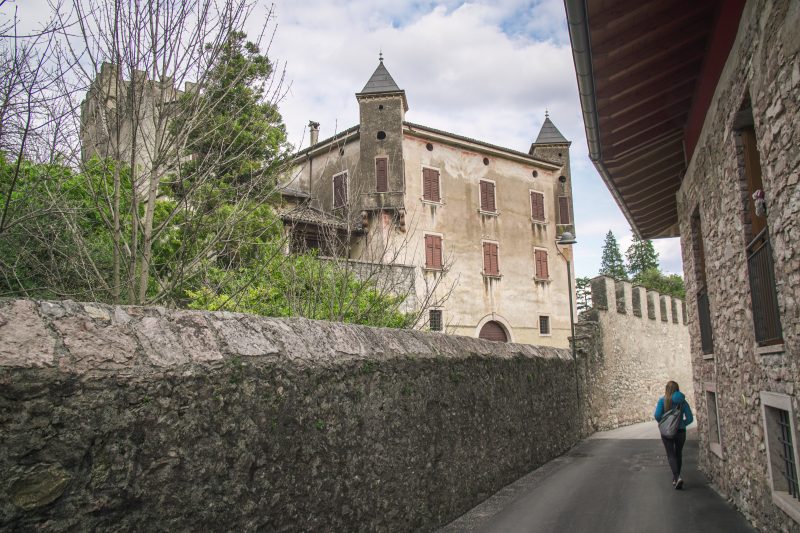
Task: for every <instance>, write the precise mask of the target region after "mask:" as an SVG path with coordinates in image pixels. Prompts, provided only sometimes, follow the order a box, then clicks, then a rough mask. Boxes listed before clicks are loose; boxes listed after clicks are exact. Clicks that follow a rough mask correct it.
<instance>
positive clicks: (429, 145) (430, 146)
mask: <svg viewBox="0 0 800 533" xmlns="http://www.w3.org/2000/svg"><path fill="white" fill-rule="evenodd" d="M425 148H427V149H428V151H429V152H433V145H432V144H431V143H428V144H426V145H425Z"/></svg>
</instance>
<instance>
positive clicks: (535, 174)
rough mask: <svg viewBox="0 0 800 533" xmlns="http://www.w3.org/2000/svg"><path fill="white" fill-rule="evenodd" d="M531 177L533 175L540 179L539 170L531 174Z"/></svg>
mask: <svg viewBox="0 0 800 533" xmlns="http://www.w3.org/2000/svg"><path fill="white" fill-rule="evenodd" d="M531 175H532V176H533V177H534V178H538V177H539V171H538V170H534V171H533V172H531Z"/></svg>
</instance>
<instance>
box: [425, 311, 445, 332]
mask: <svg viewBox="0 0 800 533" xmlns="http://www.w3.org/2000/svg"><path fill="white" fill-rule="evenodd" d="M428 328H429V329H430V330H431V331H442V310H441V309H431V310H430V311H428Z"/></svg>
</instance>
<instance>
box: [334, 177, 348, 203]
mask: <svg viewBox="0 0 800 533" xmlns="http://www.w3.org/2000/svg"><path fill="white" fill-rule="evenodd" d="M346 204H347V172H342V173H340V174H336V175H335V176H334V177H333V208H334V209H336V208H338V207H343V206H345V205H346Z"/></svg>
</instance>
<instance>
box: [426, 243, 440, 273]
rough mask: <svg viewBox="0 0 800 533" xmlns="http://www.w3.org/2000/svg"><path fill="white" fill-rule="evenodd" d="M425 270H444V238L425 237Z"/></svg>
mask: <svg viewBox="0 0 800 533" xmlns="http://www.w3.org/2000/svg"><path fill="white" fill-rule="evenodd" d="M425 268H429V269H433V270H441V269H442V238H441V237H439V236H438V235H425Z"/></svg>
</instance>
